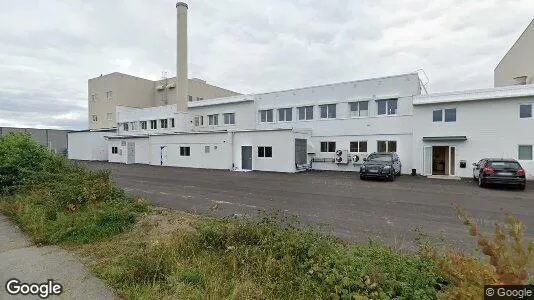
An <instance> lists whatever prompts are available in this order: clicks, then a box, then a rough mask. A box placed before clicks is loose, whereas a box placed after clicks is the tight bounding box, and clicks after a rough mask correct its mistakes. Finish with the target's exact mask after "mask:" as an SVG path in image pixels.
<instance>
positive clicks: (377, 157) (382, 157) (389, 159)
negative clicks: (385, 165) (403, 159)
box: [367, 155, 393, 162]
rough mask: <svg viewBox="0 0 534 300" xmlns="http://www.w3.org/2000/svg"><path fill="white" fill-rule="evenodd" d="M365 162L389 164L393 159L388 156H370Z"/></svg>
mask: <svg viewBox="0 0 534 300" xmlns="http://www.w3.org/2000/svg"><path fill="white" fill-rule="evenodd" d="M367 160H371V161H385V162H390V161H392V160H393V159H392V158H391V156H390V155H372V156H369V158H368V159H367Z"/></svg>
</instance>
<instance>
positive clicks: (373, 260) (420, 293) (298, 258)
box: [122, 214, 443, 299]
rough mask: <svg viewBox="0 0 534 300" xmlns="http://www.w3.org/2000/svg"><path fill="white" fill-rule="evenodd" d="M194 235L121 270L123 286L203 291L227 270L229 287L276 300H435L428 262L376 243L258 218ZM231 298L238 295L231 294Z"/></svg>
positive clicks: (434, 277)
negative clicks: (172, 285) (171, 285)
mask: <svg viewBox="0 0 534 300" xmlns="http://www.w3.org/2000/svg"><path fill="white" fill-rule="evenodd" d="M196 229H197V230H196V231H191V232H185V233H182V234H180V235H176V236H174V237H173V238H172V239H170V240H169V241H167V242H165V243H159V244H158V245H157V247H152V248H150V247H149V249H152V250H150V251H149V252H145V251H141V252H139V254H137V255H135V256H134V257H133V258H132V260H131V262H129V263H124V264H122V268H124V272H125V274H134V277H128V279H129V281H126V282H123V284H126V285H130V286H131V285H134V284H135V283H138V282H146V281H147V280H148V279H150V278H158V279H160V282H167V283H168V282H172V280H171V278H173V277H177V278H178V279H179V281H180V282H182V283H186V284H189V285H193V286H195V287H196V288H198V289H200V290H204V291H206V289H209V286H210V285H208V284H207V282H209V278H210V277H209V276H207V275H206V274H211V273H213V272H219V273H220V272H224V273H225V274H227V275H226V276H228V279H227V280H228V282H236V283H240V282H246V283H247V285H250V284H254V285H257V286H261V287H262V293H263V294H264V295H265V296H266V297H267V298H274V299H316V298H321V299H324V298H332V299H354V298H355V297H357V296H366V297H369V298H375V299H378V298H382V299H391V298H415V299H432V298H436V297H437V294H438V289H437V288H436V287H437V286H438V283H439V282H442V281H443V279H442V277H441V276H440V275H439V274H438V272H437V268H436V265H435V263H434V261H433V260H432V259H430V258H425V257H419V256H417V255H409V254H404V253H400V252H398V251H394V250H392V249H390V248H387V247H384V246H382V245H379V244H378V243H374V242H370V243H368V244H364V245H358V246H356V245H352V244H348V243H345V242H342V241H341V240H339V239H337V238H333V237H330V236H325V235H323V234H321V233H319V232H318V231H317V230H315V229H314V228H310V227H306V226H299V224H298V222H296V221H295V220H294V219H293V218H281V217H279V216H277V215H276V214H273V215H265V216H264V217H263V218H260V219H248V218H225V219H222V220H216V219H213V218H201V219H200V220H199V222H198V223H197V224H196ZM154 260H155V261H154ZM213 260H216V263H214V261H213ZM162 263H163V264H168V265H167V266H166V267H162ZM140 266H141V267H140ZM212 268H217V270H213V269H212ZM139 270H141V271H139ZM184 270H185V271H184ZM135 274H142V276H144V275H145V274H148V277H147V278H145V277H138V275H135ZM155 274H158V275H157V276H156V275H155ZM235 286H236V288H237V287H239V288H240V289H241V288H242V286H241V285H240V284H236V285H235ZM206 292H207V291H206ZM235 293H238V294H241V293H242V291H241V290H240V291H239V292H237V291H236V292H231V293H230V294H235ZM208 295H209V293H208ZM218 296H219V297H223V296H224V297H230V295H218ZM216 298H217V297H216Z"/></svg>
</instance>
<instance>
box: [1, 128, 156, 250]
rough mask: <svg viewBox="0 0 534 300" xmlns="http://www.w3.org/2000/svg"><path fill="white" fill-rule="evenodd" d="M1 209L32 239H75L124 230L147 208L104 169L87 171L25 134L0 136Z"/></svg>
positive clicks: (85, 239)
mask: <svg viewBox="0 0 534 300" xmlns="http://www.w3.org/2000/svg"><path fill="white" fill-rule="evenodd" d="M0 190H1V192H2V193H3V196H0V212H4V213H6V214H8V215H9V216H11V217H12V218H13V219H14V220H15V221H16V222H17V223H19V224H20V225H21V227H22V229H23V230H24V231H26V232H27V233H28V234H29V236H30V237H31V238H32V240H33V241H35V242H38V243H42V244H59V243H68V244H79V243H88V242H91V241H94V240H98V239H101V238H105V237H109V236H112V235H115V234H118V233H121V232H123V231H124V230H126V229H127V228H129V227H130V226H131V225H132V224H134V223H135V221H136V218H137V216H138V215H139V214H140V213H141V212H144V211H146V209H147V206H146V204H143V203H139V202H138V201H136V200H135V199H133V198H131V197H128V196H126V194H125V193H124V191H123V190H122V189H121V188H119V187H118V186H117V185H116V184H115V183H114V182H113V181H112V179H111V174H110V173H109V172H108V171H89V170H87V169H86V168H84V167H83V166H81V165H79V164H78V163H75V162H72V161H69V160H68V159H66V158H65V157H63V156H60V155H56V154H53V153H50V152H49V151H48V150H47V149H46V148H45V147H43V146H41V145H39V144H38V143H37V142H35V141H34V140H33V139H32V138H31V137H30V136H29V135H27V134H8V135H5V136H2V137H1V138H0Z"/></svg>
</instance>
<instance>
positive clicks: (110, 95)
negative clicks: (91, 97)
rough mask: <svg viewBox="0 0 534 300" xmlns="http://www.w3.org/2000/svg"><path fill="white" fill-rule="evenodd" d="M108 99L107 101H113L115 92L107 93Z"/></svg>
mask: <svg viewBox="0 0 534 300" xmlns="http://www.w3.org/2000/svg"><path fill="white" fill-rule="evenodd" d="M106 99H107V100H110V101H111V100H113V92H112V91H109V92H106Z"/></svg>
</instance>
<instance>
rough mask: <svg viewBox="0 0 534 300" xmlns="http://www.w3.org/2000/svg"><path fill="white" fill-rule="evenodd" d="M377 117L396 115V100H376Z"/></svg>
mask: <svg viewBox="0 0 534 300" xmlns="http://www.w3.org/2000/svg"><path fill="white" fill-rule="evenodd" d="M376 103H377V105H378V115H379V116H380V115H396V114H397V99H387V100H377V101H376Z"/></svg>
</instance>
